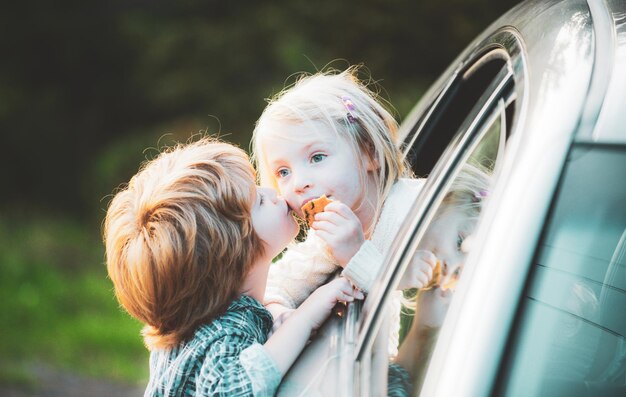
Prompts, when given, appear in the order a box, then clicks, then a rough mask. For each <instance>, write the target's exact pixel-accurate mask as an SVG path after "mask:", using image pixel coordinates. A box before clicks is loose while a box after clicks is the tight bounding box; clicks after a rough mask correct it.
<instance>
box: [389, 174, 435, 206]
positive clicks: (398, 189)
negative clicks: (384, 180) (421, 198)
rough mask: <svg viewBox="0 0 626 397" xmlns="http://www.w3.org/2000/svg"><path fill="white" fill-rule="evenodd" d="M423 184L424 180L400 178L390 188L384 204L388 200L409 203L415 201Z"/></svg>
mask: <svg viewBox="0 0 626 397" xmlns="http://www.w3.org/2000/svg"><path fill="white" fill-rule="evenodd" d="M425 182H426V179H425V178H400V179H398V180H397V181H396V183H394V184H393V186H392V187H391V191H390V192H389V195H388V196H387V200H385V202H386V201H388V200H389V199H400V198H403V199H406V200H411V201H412V200H415V198H416V197H417V195H418V194H419V192H420V191H422V188H423V187H424V183H425Z"/></svg>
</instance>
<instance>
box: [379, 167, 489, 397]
mask: <svg viewBox="0 0 626 397" xmlns="http://www.w3.org/2000/svg"><path fill="white" fill-rule="evenodd" d="M490 182H491V178H490V172H489V171H487V170H486V169H484V168H483V167H481V166H476V165H472V164H469V163H468V164H465V165H464V166H463V168H462V169H461V171H460V172H459V175H458V176H457V177H456V178H455V179H454V181H453V182H452V185H451V188H450V191H448V193H447V194H446V195H445V197H444V199H443V202H442V203H441V205H440V206H439V208H437V212H436V213H435V217H434V220H433V221H432V222H431V223H430V225H429V226H428V229H427V230H426V232H425V233H424V237H422V240H421V241H420V243H419V246H418V247H417V252H416V253H415V255H414V262H413V266H412V267H410V268H409V269H407V273H409V272H412V271H416V269H418V268H419V267H420V262H421V261H428V262H433V261H434V262H435V263H437V262H438V263H439V266H438V267H437V270H438V271H439V272H440V274H439V275H437V276H436V277H433V278H434V280H433V281H436V284H435V285H434V286H433V287H432V288H429V289H424V290H420V291H419V292H418V293H417V296H414V297H413V298H412V299H409V300H404V302H403V303H404V304H405V305H406V306H408V307H413V308H414V309H415V317H414V318H415V319H418V320H419V321H414V322H413V326H412V327H411V329H410V331H409V332H408V334H407V336H406V338H405V340H404V341H403V342H402V345H401V346H400V349H399V352H398V356H397V357H396V358H395V360H394V361H395V364H397V365H399V366H400V367H401V368H402V369H404V370H406V373H404V372H403V371H402V370H399V369H398V367H394V365H393V364H392V368H393V369H394V370H395V372H394V371H391V372H390V374H395V382H390V388H408V390H407V391H408V394H404V393H396V394H394V395H412V393H410V385H411V384H415V385H419V384H421V381H422V377H423V376H424V371H425V369H426V368H427V366H428V362H429V357H430V355H431V353H432V349H433V347H434V344H435V341H436V337H437V334H438V330H439V328H440V327H441V324H442V323H443V320H444V318H445V315H446V312H447V310H448V306H449V304H450V301H451V299H452V295H453V291H454V289H455V286H456V282H457V281H458V279H459V276H460V274H461V270H462V268H463V265H464V263H465V259H466V257H467V254H468V253H469V251H470V249H471V240H472V239H471V235H472V233H473V231H474V228H475V227H476V223H477V221H478V217H479V215H480V212H481V210H482V208H483V206H484V201H485V199H486V197H487V192H488V189H489V184H490ZM391 379H394V378H393V377H392V376H390V380H391ZM399 379H402V380H403V381H402V382H399V381H398V380H399ZM402 385H403V386H402ZM407 385H409V386H407ZM390 390H391V389H390ZM392 394H393V393H391V392H390V393H389V395H392Z"/></svg>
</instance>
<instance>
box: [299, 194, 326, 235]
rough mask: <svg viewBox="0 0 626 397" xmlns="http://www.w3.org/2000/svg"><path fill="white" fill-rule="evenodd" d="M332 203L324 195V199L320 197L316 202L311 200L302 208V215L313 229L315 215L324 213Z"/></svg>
mask: <svg viewBox="0 0 626 397" xmlns="http://www.w3.org/2000/svg"><path fill="white" fill-rule="evenodd" d="M330 202H332V200H331V199H329V198H328V197H326V195H323V196H322V197H318V198H316V199H315V200H311V201H309V202H307V203H306V204H304V205H303V206H302V208H301V209H302V214H303V215H304V220H305V221H306V223H307V224H308V225H309V227H311V225H312V224H313V221H315V214H317V213H318V212H323V211H324V208H325V207H326V206H327V205H328V204H329V203H330Z"/></svg>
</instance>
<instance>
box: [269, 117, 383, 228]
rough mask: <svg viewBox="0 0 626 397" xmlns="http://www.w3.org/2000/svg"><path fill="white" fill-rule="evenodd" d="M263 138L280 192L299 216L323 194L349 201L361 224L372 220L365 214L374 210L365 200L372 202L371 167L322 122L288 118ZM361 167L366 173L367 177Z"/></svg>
mask: <svg viewBox="0 0 626 397" xmlns="http://www.w3.org/2000/svg"><path fill="white" fill-rule="evenodd" d="M260 143H261V147H262V151H263V153H264V154H265V161H266V164H267V166H268V167H269V170H270V172H271V173H272V175H273V177H274V178H275V180H276V183H277V186H278V189H279V191H280V194H282V195H283V196H284V197H285V199H286V200H287V202H288V203H289V206H290V207H291V209H292V210H293V211H295V212H296V213H297V214H298V216H300V217H302V211H301V207H302V206H303V205H304V204H305V203H306V202H308V201H310V200H313V199H316V198H318V197H320V196H322V195H324V194H325V195H326V196H327V197H329V198H331V199H333V200H339V201H341V202H343V203H344V204H346V205H347V206H349V207H350V208H351V209H352V210H353V211H355V214H356V215H357V217H359V219H361V223H363V222H364V219H367V218H364V217H362V216H361V215H364V214H365V213H366V212H369V213H371V212H372V211H373V210H372V206H371V205H368V204H367V203H366V202H364V200H366V201H367V200H369V201H371V199H370V196H371V194H372V190H373V189H371V187H370V188H369V189H368V186H371V185H372V181H373V174H372V172H369V171H372V169H371V168H372V167H370V166H369V165H368V164H363V163H364V161H363V159H361V158H357V157H356V156H355V154H354V152H353V150H352V148H351V146H350V145H349V144H348V142H346V141H345V139H342V138H340V137H338V136H337V135H336V134H335V133H334V131H332V130H329V129H328V127H326V126H325V125H324V124H322V123H321V122H315V121H309V122H304V123H294V124H288V123H284V124H282V125H279V126H277V131H276V133H275V134H265V136H262V137H261V142H260ZM365 163H367V162H365ZM361 170H363V171H365V172H366V173H367V175H366V176H365V178H363V175H362V171H361ZM364 179H365V182H366V184H367V185H366V186H363V181H364ZM359 213H361V214H359Z"/></svg>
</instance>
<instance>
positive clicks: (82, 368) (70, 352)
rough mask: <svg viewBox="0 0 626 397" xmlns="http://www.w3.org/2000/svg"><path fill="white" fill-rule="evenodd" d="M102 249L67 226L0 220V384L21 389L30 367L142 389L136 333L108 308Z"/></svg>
mask: <svg viewBox="0 0 626 397" xmlns="http://www.w3.org/2000/svg"><path fill="white" fill-rule="evenodd" d="M101 245H102V244H101V243H100V242H99V238H98V235H97V233H92V232H86V231H85V230H84V227H82V226H81V225H79V224H75V223H72V222H69V221H66V220H59V219H53V218H49V217H48V218H39V217H35V216H29V217H24V216H12V217H10V218H8V217H2V218H0V302H2V310H0V327H1V330H0V334H1V335H2V338H0V357H1V358H0V372H1V373H0V382H8V381H10V382H17V383H24V382H27V380H28V377H27V376H26V375H24V372H25V371H22V370H20V366H19V364H20V363H26V362H29V361H30V362H34V361H43V362H48V363H50V364H52V365H58V366H61V367H65V368H68V369H72V370H75V371H77V372H79V373H83V374H86V375H92V376H98V377H104V378H110V379H116V380H120V381H125V382H138V381H145V379H146V378H147V367H148V363H147V356H148V353H147V350H146V349H145V348H144V347H143V344H142V341H141V338H140V336H139V330H140V328H141V326H140V324H139V323H137V322H136V321H134V320H133V319H131V318H130V317H129V316H128V315H127V314H125V313H124V312H122V311H121V309H120V308H119V307H118V304H117V302H116V301H115V298H114V295H113V290H112V284H111V282H110V280H108V279H107V275H106V269H105V266H104V265H103V252H102V248H101Z"/></svg>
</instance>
